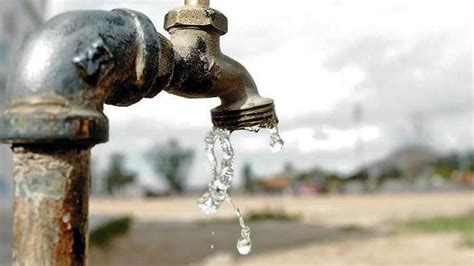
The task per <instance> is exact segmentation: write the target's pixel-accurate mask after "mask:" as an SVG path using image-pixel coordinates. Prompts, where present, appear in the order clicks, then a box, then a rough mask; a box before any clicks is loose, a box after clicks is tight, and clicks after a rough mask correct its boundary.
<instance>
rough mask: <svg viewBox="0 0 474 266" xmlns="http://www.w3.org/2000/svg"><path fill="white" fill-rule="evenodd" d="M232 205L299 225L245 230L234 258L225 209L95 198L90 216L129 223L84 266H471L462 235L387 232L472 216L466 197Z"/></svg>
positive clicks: (473, 204) (234, 228) (473, 258)
mask: <svg viewBox="0 0 474 266" xmlns="http://www.w3.org/2000/svg"><path fill="white" fill-rule="evenodd" d="M234 201H235V202H236V203H237V204H238V205H239V207H241V209H242V210H243V212H244V213H246V212H249V211H252V210H253V211H258V210H263V209H268V208H270V209H284V210H285V211H286V212H288V213H290V214H299V215H301V217H302V218H301V219H300V220H298V221H291V222H284V221H260V222H254V223H250V226H251V229H252V243H253V251H252V254H251V255H249V256H240V255H238V253H237V251H236V249H235V242H236V240H237V238H238V236H239V227H238V224H237V222H236V221H233V220H232V219H228V218H231V217H233V216H232V212H231V210H230V207H228V206H223V207H222V210H221V211H220V212H219V213H218V214H217V215H215V216H212V217H205V216H204V215H203V214H202V213H201V212H200V211H199V209H198V208H197V206H196V198H191V197H189V198H171V199H156V200H139V199H136V200H130V199H128V200H104V199H93V200H92V201H91V204H90V208H91V214H92V215H111V216H122V215H130V216H132V217H133V218H134V221H135V224H134V227H133V229H132V231H131V232H129V233H128V234H127V235H126V236H123V237H120V238H119V239H116V240H115V241H114V242H113V243H111V244H110V246H109V247H107V248H97V247H95V248H92V249H91V252H90V265H140V266H141V265H143V266H145V265H474V249H472V248H468V247H465V246H463V245H462V236H461V235H460V234H457V233H439V234H426V233H415V234H393V233H391V229H393V227H394V226H395V225H396V224H399V223H401V222H403V221H406V220H409V219H413V218H428V217H438V216H447V217H450V216H456V215H462V214H465V213H468V212H470V211H472V210H474V194H473V193H472V192H465V193H433V194H388V195H365V196H327V197H313V198H293V197H241V198H235V199H234ZM473 226H474V225H473ZM213 232H214V234H213ZM212 245H213V247H214V248H211V246H212Z"/></svg>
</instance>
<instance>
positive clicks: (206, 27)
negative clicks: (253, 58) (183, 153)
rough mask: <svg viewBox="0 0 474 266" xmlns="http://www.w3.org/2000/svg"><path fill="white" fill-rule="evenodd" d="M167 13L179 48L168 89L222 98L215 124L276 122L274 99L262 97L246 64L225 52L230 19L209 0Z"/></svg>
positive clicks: (265, 124) (234, 125) (263, 124)
mask: <svg viewBox="0 0 474 266" xmlns="http://www.w3.org/2000/svg"><path fill="white" fill-rule="evenodd" d="M189 2H193V3H194V4H192V5H190V4H188V5H185V6H182V7H179V8H177V9H175V10H172V11H171V12H169V13H168V14H167V16H166V18H165V29H166V30H167V31H168V32H169V33H170V36H171V43H172V44H173V48H174V51H175V67H174V74H173V78H172V79H171V82H170V84H169V85H168V87H167V88H166V89H165V90H166V91H167V92H169V93H172V94H175V95H178V96H183V97H188V98H212V97H219V98H220V100H221V105H220V106H218V107H216V108H215V109H213V110H212V111H211V114H212V120H213V123H214V125H215V126H217V127H222V128H226V129H229V130H238V129H246V128H251V127H255V126H260V127H268V128H270V127H274V126H275V125H276V124H277V123H278V120H277V118H276V115H275V111H274V105H273V100H271V99H268V98H264V97H261V96H260V95H259V93H258V90H257V86H256V84H255V81H254V80H253V78H252V76H251V75H250V74H249V72H248V71H247V69H245V67H244V66H242V64H240V63H239V62H237V61H236V60H234V59H232V58H230V57H229V56H227V55H225V54H223V53H222V51H221V47H220V37H221V36H222V35H224V34H225V33H227V28H228V25H227V18H226V17H225V16H224V14H222V13H220V12H219V11H217V10H215V9H212V8H210V7H209V6H208V3H207V4H206V1H201V2H199V1H189Z"/></svg>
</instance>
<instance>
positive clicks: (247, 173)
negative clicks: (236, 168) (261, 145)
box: [242, 163, 256, 193]
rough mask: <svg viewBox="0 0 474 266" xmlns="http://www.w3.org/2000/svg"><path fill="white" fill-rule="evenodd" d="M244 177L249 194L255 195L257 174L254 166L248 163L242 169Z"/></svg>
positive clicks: (246, 190)
mask: <svg viewBox="0 0 474 266" xmlns="http://www.w3.org/2000/svg"><path fill="white" fill-rule="evenodd" d="M242 175H243V177H244V189H245V192H247V193H254V192H255V185H256V182H255V174H254V172H253V169H252V165H251V164H249V163H246V164H245V165H244V166H243V169H242Z"/></svg>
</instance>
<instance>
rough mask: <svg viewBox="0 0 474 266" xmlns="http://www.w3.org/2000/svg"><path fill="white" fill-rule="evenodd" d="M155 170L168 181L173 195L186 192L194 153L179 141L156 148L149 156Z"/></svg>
mask: <svg viewBox="0 0 474 266" xmlns="http://www.w3.org/2000/svg"><path fill="white" fill-rule="evenodd" d="M147 157H148V159H149V160H150V163H151V165H152V167H153V170H155V172H156V173H157V174H158V175H159V176H162V177H163V178H165V179H166V181H167V182H168V185H169V186H170V190H171V192H172V193H176V194H183V193H184V192H185V189H186V187H185V185H186V179H187V175H188V172H189V169H190V168H191V165H192V162H193V159H194V151H193V150H188V149H184V148H182V147H181V146H180V145H179V142H178V141H177V140H174V139H173V140H170V141H169V142H168V143H166V144H165V145H156V146H154V147H153V148H152V149H151V150H150V151H149V152H148V154H147Z"/></svg>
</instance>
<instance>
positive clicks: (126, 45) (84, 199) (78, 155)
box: [0, 0, 278, 265]
mask: <svg viewBox="0 0 474 266" xmlns="http://www.w3.org/2000/svg"><path fill="white" fill-rule="evenodd" d="M209 4H210V3H209V0H185V4H184V6H182V7H179V8H177V9H174V10H172V11H170V12H169V13H168V14H167V15H166V18H165V23H164V25H165V29H166V30H167V31H168V32H169V33H170V36H171V38H170V39H167V38H166V37H164V36H163V35H161V34H159V33H158V32H157V31H156V29H155V27H154V25H153V23H152V22H151V21H150V20H149V19H148V18H147V17H146V16H145V15H144V14H142V13H140V12H137V11H132V10H128V9H115V10H112V11H74V12H68V13H64V14H61V15H59V16H57V17H55V18H52V19H51V20H49V21H48V22H46V23H45V24H44V25H43V26H42V27H41V28H40V29H39V30H38V31H37V32H35V33H34V34H32V35H31V36H30V37H29V38H28V39H27V40H26V42H24V43H23V45H22V47H21V49H20V56H19V58H18V59H17V61H16V62H15V65H14V66H13V67H12V71H11V74H10V77H9V81H8V87H7V92H6V98H5V110H4V112H3V114H1V115H0V142H3V143H7V144H11V145H12V150H13V160H14V174H13V175H14V214H13V220H14V245H13V252H12V256H13V265H86V264H87V247H88V244H87V242H88V240H87V239H88V238H87V234H88V193H89V179H90V161H91V159H90V154H91V153H90V151H91V149H92V147H93V146H94V145H96V144H99V143H104V142H107V140H108V133H109V125H108V119H107V117H106V116H105V115H104V113H103V106H104V104H111V105H116V106H129V105H132V104H135V103H137V102H139V101H140V100H141V99H143V98H153V97H155V96H156V95H157V94H158V93H160V92H161V91H163V90H165V91H167V92H168V93H172V94H174V95H178V96H182V97H187V98H211V97H219V98H220V100H221V105H220V106H218V107H216V108H214V109H213V110H211V117H212V122H213V124H214V126H215V127H218V128H222V129H227V130H229V131H234V130H242V129H251V128H255V127H260V128H273V127H275V126H276V124H277V123H278V119H277V116H276V114H275V108H274V103H273V100H271V99H268V98H264V97H261V96H260V95H259V94H258V91H257V87H256V85H255V82H254V80H253V79H252V77H251V75H250V74H249V73H248V71H247V70H246V69H245V68H244V67H243V66H242V65H241V64H240V63H238V62H237V61H235V60H233V59H231V58H230V57H228V56H226V55H224V54H223V53H222V52H221V49H220V36H222V35H224V34H225V33H226V32H227V27H228V25H227V18H226V17H225V16H224V15H223V14H222V13H221V12H219V11H217V10H215V9H212V8H210V7H209Z"/></svg>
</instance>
